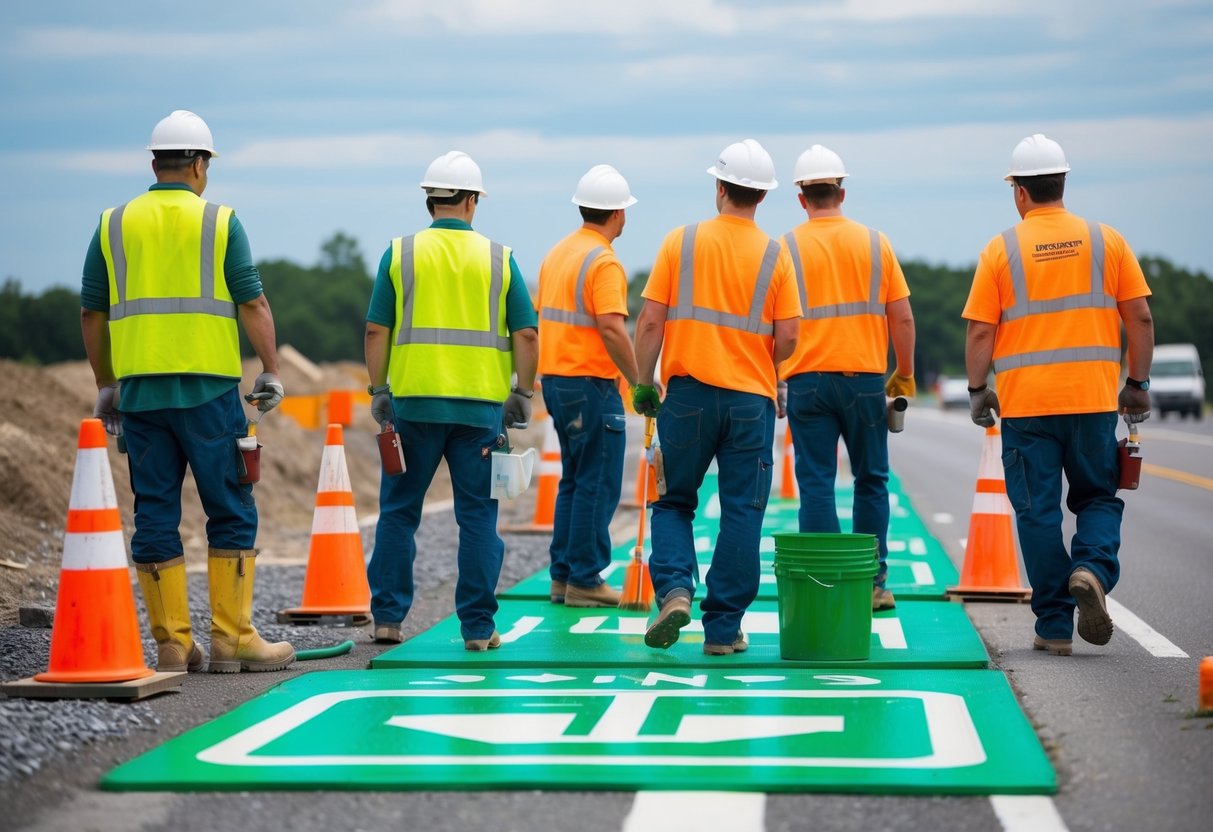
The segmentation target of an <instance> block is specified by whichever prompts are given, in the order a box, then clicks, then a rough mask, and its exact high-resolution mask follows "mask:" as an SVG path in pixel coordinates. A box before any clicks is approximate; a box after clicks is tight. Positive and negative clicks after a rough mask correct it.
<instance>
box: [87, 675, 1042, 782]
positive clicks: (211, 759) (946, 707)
mask: <svg viewBox="0 0 1213 832" xmlns="http://www.w3.org/2000/svg"><path fill="white" fill-rule="evenodd" d="M102 786H103V787H104V788H106V789H110V790H230V791H236V790H239V791H246V790H256V789H399V790H423V789H424V790H429V789H455V790H468V789H544V790H553V789H582V790H584V789H612V790H614V789H619V790H639V789H645V790H652V789H680V790H730V791H737V790H746V791H762V792H783V791H787V792H805V791H830V792H873V793H906V794H989V793H998V794H1030V793H1052V792H1054V791H1056V781H1055V778H1054V775H1053V771H1052V768H1051V766H1050V765H1049V761H1048V759H1047V758H1046V757H1045V754H1044V752H1043V750H1042V749H1041V747H1040V743H1039V742H1038V741H1037V739H1036V736H1035V734H1034V733H1033V731H1032V728H1031V726H1030V725H1029V724H1028V722H1027V720H1026V719H1025V718H1024V717H1023V715H1022V713H1021V712H1020V711H1019V708H1018V706H1017V704H1016V702H1015V697H1014V695H1013V694H1012V692H1011V689H1010V687H1009V686H1008V685H1007V682H1006V679H1005V678H1004V677H1003V675H1002V674H1001V673H999V672H996V671H989V670H964V671H956V670H933V671H921V670H917V671H906V670H901V671H873V672H871V673H868V672H866V671H864V672H863V673H861V674H857V673H855V672H854V671H853V670H852V669H850V668H845V669H831V670H828V671H809V670H797V669H787V668H783V669H779V670H774V671H771V670H768V671H764V672H753V671H739V670H738V669H733V670H726V669H713V670H702V669H699V670H695V671H693V672H678V671H674V672H670V671H663V670H657V669H649V670H635V671H626V672H622V673H615V672H611V673H606V672H603V671H591V670H586V669H582V668H565V667H559V666H557V667H543V668H530V669H525V670H523V669H513V670H507V669H488V668H464V669H463V670H462V671H460V672H458V673H454V672H451V671H443V670H435V669H416V670H391V671H381V670H377V671H329V672H323V673H310V674H307V675H304V676H300V677H298V678H296V679H292V680H290V681H288V682H286V683H284V684H282V685H279V686H278V687H276V688H273V689H272V690H270V691H269V692H267V693H265V694H263V695H262V696H260V697H258V698H256V699H254V700H252V701H250V702H248V703H246V704H244V705H242V706H240V707H238V708H237V709H236V710H234V711H232V712H231V713H229V714H226V715H224V716H222V717H220V718H218V719H216V720H214V721H212V722H210V723H207V724H205V725H202V726H199V727H198V728H195V729H193V730H191V731H189V732H187V733H185V734H183V735H182V736H180V737H178V738H176V739H174V740H171V741H170V742H168V743H166V744H165V745H163V746H161V747H159V748H157V749H154V750H152V751H150V752H148V753H146V754H144V755H142V756H141V757H139V758H137V759H135V760H133V761H131V762H129V763H126V764H125V765H122V766H119V767H118V768H116V769H114V770H113V771H111V772H110V773H109V774H108V775H106V776H105V778H104V779H103V781H102Z"/></svg>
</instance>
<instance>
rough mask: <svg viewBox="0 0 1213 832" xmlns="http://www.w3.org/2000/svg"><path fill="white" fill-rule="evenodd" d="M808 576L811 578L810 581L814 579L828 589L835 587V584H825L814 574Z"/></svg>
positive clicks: (814, 581)
mask: <svg viewBox="0 0 1213 832" xmlns="http://www.w3.org/2000/svg"><path fill="white" fill-rule="evenodd" d="M808 578H809V580H810V581H812V582H813V583H815V584H817V585H818V586H823V587H825V588H826V589H833V588H834V585H833V584H823V583H822V582H821V581H819V580H817V579H816V578H814V577H813V576H812V575H809V576H808Z"/></svg>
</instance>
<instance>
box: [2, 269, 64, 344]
mask: <svg viewBox="0 0 1213 832" xmlns="http://www.w3.org/2000/svg"><path fill="white" fill-rule="evenodd" d="M0 358H11V359H13V360H16V361H24V362H26V363H31V364H39V363H51V362H54V361H74V360H78V359H82V358H84V342H83V340H82V339H81V337H80V293H79V292H73V291H72V290H71V289H64V288H60V287H56V288H53V289H47V290H46V291H45V292H43V293H42V294H41V295H40V296H37V297H35V296H34V295H26V294H22V292H21V283H20V281H17V280H14V279H13V278H9V279H8V280H6V281H5V282H4V286H3V288H0Z"/></svg>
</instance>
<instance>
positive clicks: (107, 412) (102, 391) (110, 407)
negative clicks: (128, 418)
mask: <svg viewBox="0 0 1213 832" xmlns="http://www.w3.org/2000/svg"><path fill="white" fill-rule="evenodd" d="M118 399H119V395H118V384H117V382H115V383H113V384H107V385H105V386H104V387H99V388H97V403H96V404H94V405H93V418H94V419H100V420H101V423H102V424H103V425H105V432H106V433H108V434H109V435H110V436H118V435H119V434H120V433H122V414H121V413H119V412H118Z"/></svg>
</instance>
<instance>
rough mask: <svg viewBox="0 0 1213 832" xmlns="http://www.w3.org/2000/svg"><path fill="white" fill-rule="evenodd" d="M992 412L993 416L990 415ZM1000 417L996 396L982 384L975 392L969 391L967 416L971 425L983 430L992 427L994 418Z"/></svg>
mask: <svg viewBox="0 0 1213 832" xmlns="http://www.w3.org/2000/svg"><path fill="white" fill-rule="evenodd" d="M990 411H994V415H993V416H991V415H990ZM998 415H1001V413H1000V410H999V405H998V394H997V393H995V392H994V391H993V390H991V389H990V387H989V385H987V384H983V385H981V387H978V388H977V389H976V390H970V391H969V416H970V417H971V418H972V419H973V424H975V425H978V426H980V427H983V428H992V427H994V416H998Z"/></svg>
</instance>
